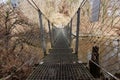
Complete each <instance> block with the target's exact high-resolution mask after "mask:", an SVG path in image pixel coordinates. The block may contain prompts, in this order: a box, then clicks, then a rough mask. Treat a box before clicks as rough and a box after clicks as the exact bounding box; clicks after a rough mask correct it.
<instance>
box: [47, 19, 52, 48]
mask: <svg viewBox="0 0 120 80" xmlns="http://www.w3.org/2000/svg"><path fill="white" fill-rule="evenodd" d="M48 27H49V36H50V43H51V47H53V42H52V33H51V26H50V21H49V20H48Z"/></svg>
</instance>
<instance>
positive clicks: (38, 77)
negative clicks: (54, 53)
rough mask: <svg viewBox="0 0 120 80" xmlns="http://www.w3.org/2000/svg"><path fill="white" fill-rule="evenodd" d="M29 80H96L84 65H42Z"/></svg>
mask: <svg viewBox="0 0 120 80" xmlns="http://www.w3.org/2000/svg"><path fill="white" fill-rule="evenodd" d="M27 80H95V79H94V78H93V76H92V75H91V74H90V73H89V71H88V70H87V69H86V67H85V66H84V65H83V64H79V63H75V64H42V65H39V66H38V67H37V68H36V70H35V71H34V72H33V73H32V74H31V75H30V76H29V77H28V78H27Z"/></svg>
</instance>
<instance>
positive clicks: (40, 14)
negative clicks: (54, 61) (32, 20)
mask: <svg viewBox="0 0 120 80" xmlns="http://www.w3.org/2000/svg"><path fill="white" fill-rule="evenodd" d="M38 15H39V23H40V38H41V46H42V49H43V52H44V56H46V44H45V36H44V35H45V34H44V28H43V24H42V13H41V11H40V10H38Z"/></svg>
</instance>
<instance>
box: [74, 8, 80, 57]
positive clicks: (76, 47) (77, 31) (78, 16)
mask: <svg viewBox="0 0 120 80" xmlns="http://www.w3.org/2000/svg"><path fill="white" fill-rule="evenodd" d="M79 27H80V8H79V9H78V11H77V27H76V45H75V54H76V55H77V57H78V46H79V29H80V28H79Z"/></svg>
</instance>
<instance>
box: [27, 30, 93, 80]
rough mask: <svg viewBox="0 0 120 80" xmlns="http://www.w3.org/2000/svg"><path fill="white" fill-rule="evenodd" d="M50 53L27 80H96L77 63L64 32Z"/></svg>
mask: <svg viewBox="0 0 120 80" xmlns="http://www.w3.org/2000/svg"><path fill="white" fill-rule="evenodd" d="M49 52H50V54H49V55H47V56H46V57H45V58H44V59H43V64H40V65H39V66H38V67H37V68H36V69H35V70H34V71H33V73H31V75H30V76H29V77H28V78H27V80H94V78H93V76H92V75H91V74H90V72H89V71H88V70H87V68H86V67H85V66H84V64H82V63H81V64H80V63H78V62H77V56H76V55H75V54H73V53H72V49H71V48H70V47H69V45H68V42H67V39H66V38H65V35H64V33H63V32H62V31H61V32H60V33H59V35H58V36H57V40H56V42H55V45H54V47H53V49H50V50H49Z"/></svg>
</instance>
